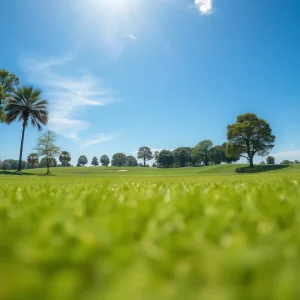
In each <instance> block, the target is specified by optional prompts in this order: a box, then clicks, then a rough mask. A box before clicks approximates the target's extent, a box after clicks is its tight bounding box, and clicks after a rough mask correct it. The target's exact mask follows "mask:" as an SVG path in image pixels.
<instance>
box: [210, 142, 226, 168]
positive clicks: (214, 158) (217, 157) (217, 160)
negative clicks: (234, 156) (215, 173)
mask: <svg viewBox="0 0 300 300" xmlns="http://www.w3.org/2000/svg"><path fill="white" fill-rule="evenodd" d="M224 159H225V151H224V148H223V147H222V146H214V147H213V148H211V150H210V160H211V162H212V163H213V164H215V165H220V164H221V163H222V162H223V161H224Z"/></svg>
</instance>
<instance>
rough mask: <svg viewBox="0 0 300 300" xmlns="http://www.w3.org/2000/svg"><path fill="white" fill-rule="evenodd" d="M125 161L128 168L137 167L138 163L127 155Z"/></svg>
mask: <svg viewBox="0 0 300 300" xmlns="http://www.w3.org/2000/svg"><path fill="white" fill-rule="evenodd" d="M126 160H127V163H126V165H127V166H128V167H137V166H138V162H137V160H136V158H135V157H134V156H132V155H128V156H127V157H126Z"/></svg>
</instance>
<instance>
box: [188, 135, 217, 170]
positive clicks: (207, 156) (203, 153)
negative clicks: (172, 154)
mask: <svg viewBox="0 0 300 300" xmlns="http://www.w3.org/2000/svg"><path fill="white" fill-rule="evenodd" d="M212 147H213V142H212V141H211V140H204V141H201V142H200V143H198V144H197V145H196V146H195V147H194V148H193V150H192V156H193V157H194V159H195V160H196V161H197V162H198V163H201V162H203V163H204V165H205V166H208V165H209V162H210V160H211V149H212Z"/></svg>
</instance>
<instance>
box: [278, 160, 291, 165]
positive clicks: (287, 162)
mask: <svg viewBox="0 0 300 300" xmlns="http://www.w3.org/2000/svg"><path fill="white" fill-rule="evenodd" d="M280 164H281V165H292V164H293V162H292V161H290V160H287V159H285V160H283V161H282V162H281V163H280Z"/></svg>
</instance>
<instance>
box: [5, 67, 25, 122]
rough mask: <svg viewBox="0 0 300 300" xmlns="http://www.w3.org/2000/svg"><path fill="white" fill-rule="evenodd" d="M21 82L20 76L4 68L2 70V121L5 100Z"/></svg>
mask: <svg viewBox="0 0 300 300" xmlns="http://www.w3.org/2000/svg"><path fill="white" fill-rule="evenodd" d="M19 83H20V82H19V78H18V77H17V76H16V75H15V74H12V73H9V72H8V71H7V70H4V69H3V70H0V122H3V121H4V112H3V106H4V101H5V99H6V98H7V97H9V96H10V94H12V93H13V92H14V90H15V88H16V86H17V85H19Z"/></svg>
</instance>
